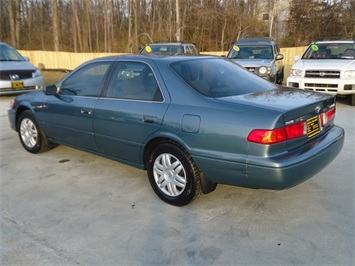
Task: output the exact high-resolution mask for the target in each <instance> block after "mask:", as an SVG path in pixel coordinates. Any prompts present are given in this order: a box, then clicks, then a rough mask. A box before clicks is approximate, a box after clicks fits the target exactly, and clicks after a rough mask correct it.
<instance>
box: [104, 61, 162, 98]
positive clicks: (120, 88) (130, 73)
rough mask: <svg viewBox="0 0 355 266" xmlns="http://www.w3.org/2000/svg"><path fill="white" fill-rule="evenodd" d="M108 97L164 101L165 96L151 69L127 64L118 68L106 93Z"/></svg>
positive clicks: (146, 66) (122, 64)
mask: <svg viewBox="0 0 355 266" xmlns="http://www.w3.org/2000/svg"><path fill="white" fill-rule="evenodd" d="M106 97H108V98H118V99H129V100H140V101H158V102H160V101H163V96H162V94H161V91H160V89H159V86H158V83H157V81H156V79H155V76H154V74H153V72H152V70H151V68H150V67H149V66H148V65H146V64H144V63H139V62H125V63H120V64H118V65H117V66H116V68H115V70H114V72H113V75H112V78H111V81H110V83H109V86H108V88H107V91H106Z"/></svg>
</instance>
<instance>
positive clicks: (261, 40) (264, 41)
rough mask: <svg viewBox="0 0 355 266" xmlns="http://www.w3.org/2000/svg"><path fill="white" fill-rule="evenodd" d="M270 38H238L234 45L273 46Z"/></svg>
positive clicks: (272, 40)
mask: <svg viewBox="0 0 355 266" xmlns="http://www.w3.org/2000/svg"><path fill="white" fill-rule="evenodd" d="M273 43H275V41H274V39H272V38H240V39H239V40H238V41H237V42H236V44H273Z"/></svg>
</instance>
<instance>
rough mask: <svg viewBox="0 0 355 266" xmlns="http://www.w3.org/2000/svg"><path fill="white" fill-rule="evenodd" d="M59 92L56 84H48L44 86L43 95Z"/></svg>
mask: <svg viewBox="0 0 355 266" xmlns="http://www.w3.org/2000/svg"><path fill="white" fill-rule="evenodd" d="M58 92H59V88H57V86H56V85H50V86H47V87H45V88H44V94H45V95H57V94H58Z"/></svg>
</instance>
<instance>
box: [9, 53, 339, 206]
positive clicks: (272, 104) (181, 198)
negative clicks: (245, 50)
mask: <svg viewBox="0 0 355 266" xmlns="http://www.w3.org/2000/svg"><path fill="white" fill-rule="evenodd" d="M335 115H336V102H335V97H334V96H332V95H327V94H321V93H317V92H311V91H304V90H298V89H295V88H288V87H281V86H278V85H275V84H272V83H269V82H268V81H266V80H264V79H262V78H260V77H258V76H256V75H254V74H252V73H250V72H248V71H247V70H245V69H243V68H242V67H241V66H239V65H238V64H236V63H234V62H232V61H230V60H229V59H227V58H223V57H213V56H158V55H125V56H113V57H105V58H98V59H94V60H92V61H89V62H86V63H84V64H82V65H81V66H79V67H78V68H77V69H75V70H74V71H72V72H71V73H69V74H68V75H67V76H66V77H64V78H63V79H62V80H61V81H59V82H58V83H57V84H56V85H52V86H48V87H46V88H45V89H43V91H38V92H31V93H27V94H23V95H20V96H18V97H16V98H15V99H14V100H12V101H11V103H10V109H9V111H8V117H9V121H10V125H11V127H12V129H14V130H15V131H17V132H18V136H19V139H20V142H21V143H22V146H23V147H24V149H26V150H27V151H28V152H31V153H40V152H45V151H47V150H49V149H51V148H53V147H55V146H56V145H58V144H62V145H67V146H71V147H74V148H78V149H81V150H85V151H88V152H92V153H95V154H98V155H101V156H105V157H108V158H111V159H113V160H117V161H119V162H123V163H126V164H129V165H131V166H133V167H138V168H141V169H145V170H146V171H147V175H148V178H149V181H150V184H151V186H152V188H153V190H154V192H155V193H156V194H157V195H158V197H160V199H162V200H163V201H165V202H167V203H169V204H172V205H176V206H183V205H186V204H188V203H189V202H191V201H192V200H193V199H195V198H196V197H197V196H198V195H200V194H202V193H203V194H206V193H209V192H212V191H213V190H214V189H215V188H216V186H217V184H218V183H220V184H229V185H235V186H243V187H249V188H264V189H277V190H279V189H286V188H290V187H292V186H295V185H297V184H299V183H301V182H303V181H305V180H307V179H308V178H310V177H312V176H313V175H315V174H316V173H317V172H319V171H320V170H322V169H323V168H325V167H326V166H327V165H328V164H329V163H330V162H331V161H332V160H333V159H334V158H335V157H336V156H337V155H338V153H339V152H340V151H341V149H342V147H343V143H344V130H343V129H342V128H341V127H339V126H336V125H335V123H334V121H335Z"/></svg>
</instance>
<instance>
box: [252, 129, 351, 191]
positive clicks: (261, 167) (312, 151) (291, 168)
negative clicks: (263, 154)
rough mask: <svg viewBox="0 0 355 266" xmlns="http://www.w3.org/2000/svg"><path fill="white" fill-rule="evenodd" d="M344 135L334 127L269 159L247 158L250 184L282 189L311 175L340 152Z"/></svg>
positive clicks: (341, 130)
mask: <svg viewBox="0 0 355 266" xmlns="http://www.w3.org/2000/svg"><path fill="white" fill-rule="evenodd" d="M344 136H345V132H344V130H343V129H342V128H341V127H338V126H334V127H333V128H332V129H331V130H330V131H329V132H327V134H325V135H324V136H322V137H320V138H318V139H316V140H314V141H312V142H311V143H309V144H308V145H306V146H304V147H300V148H298V149H296V150H294V151H291V152H289V153H287V154H285V155H281V156H278V157H275V158H272V159H266V158H249V163H248V166H247V174H248V176H247V179H248V184H249V186H250V187H255V188H267V189H285V188H289V187H293V186H295V185H297V184H299V183H301V182H303V181H305V180H307V179H309V178H311V177H312V176H314V175H315V174H317V173H318V172H320V171H321V170H322V169H324V168H325V167H326V166H327V165H328V164H329V163H330V162H331V161H332V160H333V159H334V158H335V157H336V156H337V155H338V154H339V152H340V151H341V149H342V147H343V145H344Z"/></svg>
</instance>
